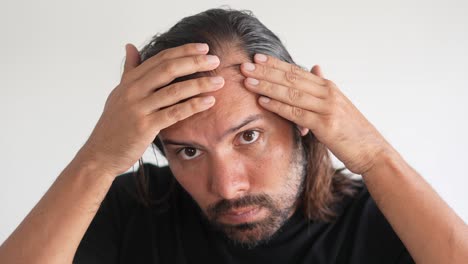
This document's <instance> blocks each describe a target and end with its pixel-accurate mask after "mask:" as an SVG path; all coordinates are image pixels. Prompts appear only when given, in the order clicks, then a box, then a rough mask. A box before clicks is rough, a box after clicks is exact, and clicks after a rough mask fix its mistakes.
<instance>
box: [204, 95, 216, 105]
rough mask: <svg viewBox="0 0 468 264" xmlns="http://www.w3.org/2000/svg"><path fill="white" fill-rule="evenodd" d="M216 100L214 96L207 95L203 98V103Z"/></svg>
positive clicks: (210, 102)
mask: <svg viewBox="0 0 468 264" xmlns="http://www.w3.org/2000/svg"><path fill="white" fill-rule="evenodd" d="M214 101H215V98H214V97H213V96H207V97H204V98H203V99H202V103H204V104H212V103H213V102H214Z"/></svg>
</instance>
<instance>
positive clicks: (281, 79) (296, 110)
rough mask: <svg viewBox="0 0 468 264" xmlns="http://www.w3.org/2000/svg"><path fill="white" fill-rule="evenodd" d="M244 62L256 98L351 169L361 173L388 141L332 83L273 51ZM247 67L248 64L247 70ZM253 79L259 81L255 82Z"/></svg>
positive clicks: (247, 81)
mask: <svg viewBox="0 0 468 264" xmlns="http://www.w3.org/2000/svg"><path fill="white" fill-rule="evenodd" d="M254 62H255V63H243V64H242V65H241V72H242V73H243V74H244V75H245V76H246V77H248V78H246V79H245V81H244V84H245V86H246V88H247V89H248V90H250V91H252V92H255V93H258V94H260V95H261V96H260V97H259V104H260V105H261V106H262V107H264V108H265V109H267V110H269V111H272V112H274V113H276V114H278V115H280V116H282V117H284V118H286V119H288V120H291V121H292V122H294V123H296V124H297V125H298V126H299V127H300V128H301V132H302V134H303V135H305V134H306V133H307V132H308V130H309V129H310V131H311V132H312V133H313V134H314V135H315V137H317V139H318V140H319V141H320V142H322V143H323V144H325V146H327V147H328V149H329V150H330V151H331V152H332V153H333V154H334V155H335V156H336V157H337V158H338V159H340V160H341V161H342V162H343V163H344V165H345V166H346V167H347V168H348V169H349V170H350V171H352V172H353V173H356V174H364V173H365V172H366V171H368V170H369V169H370V168H372V166H373V165H374V164H375V162H376V159H377V157H378V156H379V155H380V154H381V153H383V152H384V151H386V150H387V149H389V144H388V143H387V142H386V141H385V139H384V138H383V136H382V135H381V134H380V133H379V132H378V131H377V129H376V128H375V127H374V126H373V125H372V124H371V123H370V122H369V121H368V120H367V119H366V118H365V117H364V116H363V115H362V113H361V112H360V111H359V110H358V109H357V108H356V107H355V106H354V105H353V104H352V103H351V101H350V100H349V99H348V98H347V97H346V96H345V95H344V94H343V93H342V92H341V91H340V90H339V89H338V87H337V86H336V84H335V83H333V82H332V81H330V80H328V79H325V78H323V75H322V73H321V70H320V67H319V66H318V65H315V66H314V67H313V68H312V70H311V72H308V71H306V70H303V69H302V68H300V67H299V66H297V65H294V64H290V63H287V62H284V61H281V60H279V59H277V58H275V57H272V56H266V55H261V54H256V55H255V57H254ZM249 69H250V70H249ZM255 83H257V84H255Z"/></svg>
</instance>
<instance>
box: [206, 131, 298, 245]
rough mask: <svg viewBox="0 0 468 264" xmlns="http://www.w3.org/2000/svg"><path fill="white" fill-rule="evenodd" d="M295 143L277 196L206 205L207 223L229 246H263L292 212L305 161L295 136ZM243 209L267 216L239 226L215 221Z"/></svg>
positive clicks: (296, 199) (241, 198)
mask: <svg viewBox="0 0 468 264" xmlns="http://www.w3.org/2000/svg"><path fill="white" fill-rule="evenodd" d="M298 137H299V138H298ZM295 143H296V144H295V145H296V146H295V148H294V149H293V151H292V153H291V159H290V161H289V166H288V168H287V171H288V172H287V173H286V174H285V175H284V181H285V182H284V184H283V185H282V186H283V187H282V189H281V191H280V192H279V193H278V194H275V195H269V194H266V193H260V194H256V195H246V196H243V197H240V198H238V199H235V200H226V199H223V200H221V201H219V202H217V203H216V204H214V205H210V206H208V208H207V210H206V211H207V212H206V215H205V217H206V218H207V220H208V222H209V223H210V224H211V226H212V227H214V228H215V229H216V230H218V231H221V233H223V234H224V235H225V236H226V237H227V238H228V240H230V241H231V242H232V243H234V244H236V245H240V246H243V247H247V248H249V249H251V248H255V247H257V246H259V245H261V244H265V243H267V242H268V241H270V240H271V238H272V237H273V236H274V235H275V234H276V233H277V232H278V230H279V229H280V228H281V227H282V226H283V225H284V223H285V222H286V221H287V220H288V219H289V217H290V216H291V215H292V214H293V213H294V210H295V209H296V207H297V205H298V201H299V198H300V196H301V194H302V192H303V189H304V181H305V176H306V159H305V153H304V149H303V147H302V144H301V139H300V135H299V136H297V135H295ZM245 207H255V208H261V209H265V210H266V212H267V215H266V217H264V218H263V219H261V220H258V221H254V222H246V223H241V224H226V223H222V222H221V221H219V219H220V218H221V217H222V216H223V214H225V213H226V212H228V211H230V210H233V209H237V208H245Z"/></svg>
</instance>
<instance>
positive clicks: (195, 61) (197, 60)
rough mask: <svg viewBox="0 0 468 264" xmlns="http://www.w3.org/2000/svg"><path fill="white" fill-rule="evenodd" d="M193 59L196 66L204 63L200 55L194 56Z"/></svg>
mask: <svg viewBox="0 0 468 264" xmlns="http://www.w3.org/2000/svg"><path fill="white" fill-rule="evenodd" d="M192 60H193V64H194V65H195V66H200V65H202V61H201V58H200V56H192Z"/></svg>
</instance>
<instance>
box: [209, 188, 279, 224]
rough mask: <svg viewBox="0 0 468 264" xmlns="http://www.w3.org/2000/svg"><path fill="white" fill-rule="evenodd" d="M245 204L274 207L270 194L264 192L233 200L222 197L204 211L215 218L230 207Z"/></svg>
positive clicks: (233, 207) (234, 207)
mask: <svg viewBox="0 0 468 264" xmlns="http://www.w3.org/2000/svg"><path fill="white" fill-rule="evenodd" d="M247 206H258V207H266V208H268V209H270V210H274V209H275V206H274V201H273V199H272V198H271V197H270V196H268V195H266V194H259V195H247V196H244V197H241V198H238V199H235V200H227V199H223V200H221V201H219V202H217V203H216V204H213V205H210V206H208V208H207V210H206V211H207V214H208V215H209V216H210V217H211V218H213V219H217V218H218V217H219V216H220V215H222V214H224V213H226V212H227V211H229V210H231V209H236V208H239V207H247Z"/></svg>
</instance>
